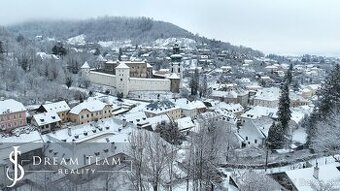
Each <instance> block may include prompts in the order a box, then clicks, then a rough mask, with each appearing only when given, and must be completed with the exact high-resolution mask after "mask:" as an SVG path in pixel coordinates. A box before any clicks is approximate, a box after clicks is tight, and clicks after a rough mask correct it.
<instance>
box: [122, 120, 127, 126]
mask: <svg viewBox="0 0 340 191" xmlns="http://www.w3.org/2000/svg"><path fill="white" fill-rule="evenodd" d="M126 125H127V122H126V119H125V118H124V119H123V127H126Z"/></svg>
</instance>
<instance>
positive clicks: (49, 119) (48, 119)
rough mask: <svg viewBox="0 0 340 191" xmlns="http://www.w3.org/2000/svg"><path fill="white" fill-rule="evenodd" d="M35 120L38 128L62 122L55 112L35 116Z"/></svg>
mask: <svg viewBox="0 0 340 191" xmlns="http://www.w3.org/2000/svg"><path fill="white" fill-rule="evenodd" d="M33 119H34V121H35V122H36V123H37V125H38V126H42V125H46V124H51V123H55V122H58V121H61V119H60V118H59V116H58V114H57V113H56V112H53V111H50V112H46V113H39V114H36V115H33Z"/></svg>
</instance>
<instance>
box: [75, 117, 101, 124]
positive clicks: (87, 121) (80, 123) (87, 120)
mask: <svg viewBox="0 0 340 191" xmlns="http://www.w3.org/2000/svg"><path fill="white" fill-rule="evenodd" d="M101 119H103V118H98V120H101ZM104 119H106V117H104ZM84 123H90V121H89V120H87V121H86V122H81V123H80V124H84Z"/></svg>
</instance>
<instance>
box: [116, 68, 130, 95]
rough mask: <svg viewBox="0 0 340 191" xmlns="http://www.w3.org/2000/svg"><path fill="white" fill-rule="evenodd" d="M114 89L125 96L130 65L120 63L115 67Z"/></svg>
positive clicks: (127, 89)
mask: <svg viewBox="0 0 340 191" xmlns="http://www.w3.org/2000/svg"><path fill="white" fill-rule="evenodd" d="M115 70H116V89H117V91H118V92H119V93H123V96H124V97H126V96H127V95H128V93H129V80H130V67H129V66H127V65H126V64H125V63H120V64H119V65H118V66H117V67H116V68H115Z"/></svg>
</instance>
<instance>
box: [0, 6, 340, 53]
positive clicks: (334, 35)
mask: <svg viewBox="0 0 340 191" xmlns="http://www.w3.org/2000/svg"><path fill="white" fill-rule="evenodd" d="M339 9H340V1H336V0H324V1H322V0H300V1H294V0H277V1H275V2H273V1H271V0H256V1H254V0H243V1H232V0H224V1H223V0H212V1H209V3H208V2H205V1H194V0H187V1H183V2H182V1H180V0H172V1H164V0H141V1H137V2H135V1H131V0H127V1H109V0H102V1H100V2H98V1H80V0H74V1H67V0H60V1H57V2H55V1H46V0H26V1H24V0H18V1H16V2H11V1H6V2H2V6H1V7H0V18H2V19H0V25H12V24H18V23H22V22H25V21H30V20H60V19H62V20H70V19H72V20H79V19H81V20H83V19H90V18H97V17H103V16H125V17H141V16H145V17H150V18H153V19H154V20H161V21H166V22H170V23H173V24H175V25H177V26H179V27H181V28H184V29H186V30H188V31H190V32H192V33H194V34H196V33H198V34H200V35H202V36H205V37H208V38H214V39H217V40H221V41H225V42H230V43H231V44H233V45H242V46H246V47H250V48H253V49H256V50H260V51H263V52H264V53H265V54H268V53H276V54H281V55H302V54H306V53H308V54H316V55H325V56H336V57H340V46H339V45H340V35H339V34H340V26H338V25H337V21H339V20H340V11H339Z"/></svg>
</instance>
